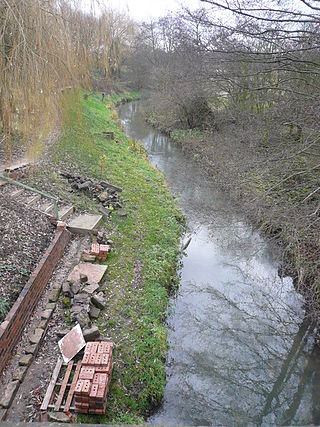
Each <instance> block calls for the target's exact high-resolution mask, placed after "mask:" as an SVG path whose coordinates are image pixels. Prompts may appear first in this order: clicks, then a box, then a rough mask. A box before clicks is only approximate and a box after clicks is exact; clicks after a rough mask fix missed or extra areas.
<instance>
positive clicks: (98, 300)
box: [91, 292, 106, 310]
mask: <svg viewBox="0 0 320 427" xmlns="http://www.w3.org/2000/svg"><path fill="white" fill-rule="evenodd" d="M91 302H92V304H93V305H94V306H96V307H97V308H100V309H101V310H103V309H104V308H105V306H106V302H105V299H104V298H103V294H102V292H100V293H99V294H97V295H93V296H92V297H91Z"/></svg>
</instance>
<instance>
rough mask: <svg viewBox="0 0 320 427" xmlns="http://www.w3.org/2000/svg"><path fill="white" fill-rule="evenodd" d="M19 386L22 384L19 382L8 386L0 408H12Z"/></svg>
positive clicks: (13, 382) (0, 402)
mask: <svg viewBox="0 0 320 427" xmlns="http://www.w3.org/2000/svg"><path fill="white" fill-rule="evenodd" d="M19 384H20V383H19V381H17V380H16V381H12V382H11V383H9V384H8V385H7V388H6V391H5V393H4V395H3V397H2V399H1V401H0V406H1V407H2V408H9V407H10V405H11V403H12V401H13V399H14V396H15V395H16V392H17V390H18V388H19Z"/></svg>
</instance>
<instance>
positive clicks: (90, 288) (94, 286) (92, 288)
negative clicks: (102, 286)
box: [83, 283, 99, 295]
mask: <svg viewBox="0 0 320 427" xmlns="http://www.w3.org/2000/svg"><path fill="white" fill-rule="evenodd" d="M98 289H99V285H97V283H93V284H92V285H88V286H86V287H85V288H83V292H86V293H87V294H89V295H93V294H94V293H95V292H96V291H97V290H98Z"/></svg>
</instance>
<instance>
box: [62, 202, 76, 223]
mask: <svg viewBox="0 0 320 427" xmlns="http://www.w3.org/2000/svg"><path fill="white" fill-rule="evenodd" d="M73 209H74V208H73V206H62V207H61V208H60V209H59V220H60V221H65V220H66V219H67V218H68V216H70V215H71V214H73Z"/></svg>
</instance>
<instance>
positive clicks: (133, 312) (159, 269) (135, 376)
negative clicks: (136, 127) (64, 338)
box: [31, 94, 183, 423]
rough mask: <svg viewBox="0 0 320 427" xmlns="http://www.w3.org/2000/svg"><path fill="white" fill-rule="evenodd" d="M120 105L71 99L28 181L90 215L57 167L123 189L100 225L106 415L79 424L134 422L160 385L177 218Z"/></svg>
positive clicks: (88, 203) (152, 403) (112, 100)
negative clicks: (105, 234)
mask: <svg viewBox="0 0 320 427" xmlns="http://www.w3.org/2000/svg"><path fill="white" fill-rule="evenodd" d="M131 96H132V95H130V94H127V95H125V99H126V100H128V99H130V97H131ZM134 96H136V95H134ZM119 101H121V96H118V95H117V96H113V97H109V98H106V99H105V102H104V103H102V102H101V97H96V96H90V97H89V98H88V99H86V100H85V99H84V98H83V97H82V96H79V94H78V95H77V94H70V95H69V96H68V98H66V100H65V106H64V117H63V118H64V124H63V128H62V133H61V135H60V138H59V141H58V142H57V143H56V144H54V145H53V146H52V148H51V150H50V153H49V155H48V156H47V160H46V161H45V162H46V163H45V167H43V168H42V171H41V170H39V171H37V172H36V173H35V175H34V176H33V177H32V178H31V179H32V180H33V182H34V183H37V186H38V187H39V186H40V187H41V186H42V187H45V188H46V189H47V191H51V192H53V193H54V194H56V195H58V196H59V197H61V198H62V199H64V200H69V201H70V202H72V203H73V204H74V205H75V206H76V207H77V209H78V210H80V211H81V210H84V209H86V210H87V211H88V210H90V211H91V212H95V211H98V205H97V204H95V203H94V202H93V201H92V200H90V199H89V198H87V197H86V196H85V195H83V194H82V195H78V194H72V193H71V194H70V192H68V191H67V188H66V187H65V181H64V180H63V179H62V178H61V177H60V175H59V174H58V173H57V170H61V171H62V170H63V171H71V172H76V173H78V174H83V175H86V176H89V177H94V178H98V179H104V180H107V181H109V182H111V183H113V184H115V185H117V186H120V187H122V188H123V193H121V200H122V203H123V206H124V209H125V210H126V212H127V217H126V218H120V216H118V214H117V213H116V212H113V213H112V216H111V219H110V220H108V221H106V224H105V228H106V229H107V230H108V231H109V233H110V238H111V239H112V240H113V241H114V250H113V251H112V254H111V256H110V258H108V260H107V265H108V267H109V269H108V273H107V278H106V280H107V284H108V286H107V290H106V298H107V308H106V309H105V312H104V313H103V315H100V317H99V319H98V323H99V327H100V331H101V333H102V334H104V335H105V336H107V337H110V338H112V340H113V341H114V342H115V344H116V350H115V357H114V360H115V365H114V371H113V378H112V383H111V388H110V397H109V399H108V405H107V414H106V416H105V417H96V418H95V417H94V416H90V417H87V416H82V417H81V418H80V421H81V422H85V421H86V422H96V423H140V422H142V421H143V419H144V417H145V416H147V415H148V414H149V413H150V411H152V409H153V408H154V407H156V406H157V405H159V403H160V402H161V398H162V396H163V390H164V386H165V359H166V352H167V330H166V326H165V323H164V322H165V319H166V309H167V304H168V299H169V291H170V289H171V288H172V285H173V282H174V281H176V280H177V277H176V262H177V260H178V258H179V239H180V236H181V233H182V230H183V217H182V214H181V212H180V211H179V210H178V209H177V208H176V207H175V204H174V201H173V199H172V197H171V196H170V194H169V192H168V190H167V187H166V184H165V182H164V178H163V176H162V175H161V173H160V172H159V171H158V170H156V169H155V168H153V167H152V166H151V164H150V162H149V161H148V159H147V157H146V154H145V151H144V149H143V147H142V146H141V145H140V144H139V143H137V142H135V141H132V140H130V139H129V138H128V137H127V136H126V135H125V133H124V132H123V130H122V129H121V125H120V123H119V120H118V116H117V113H116V112H115V110H114V108H113V106H114V105H115V104H117V103H119ZM103 131H113V132H114V134H115V139H114V140H106V139H105V138H104V137H103V136H102V132H103Z"/></svg>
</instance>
